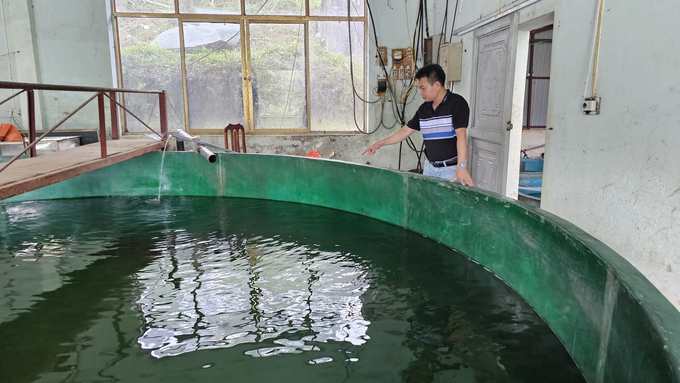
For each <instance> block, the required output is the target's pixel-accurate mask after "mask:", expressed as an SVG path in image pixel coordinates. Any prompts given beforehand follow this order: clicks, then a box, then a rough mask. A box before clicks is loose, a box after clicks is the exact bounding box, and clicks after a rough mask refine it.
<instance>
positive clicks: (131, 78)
mask: <svg viewBox="0 0 680 383" xmlns="http://www.w3.org/2000/svg"><path fill="white" fill-rule="evenodd" d="M118 34H119V36H120V56H121V65H122V69H123V87H124V88H126V89H145V90H165V91H167V99H168V105H167V110H168V124H169V128H170V129H171V130H177V129H178V128H184V92H183V90H182V73H181V61H180V53H179V28H178V27H177V20H176V19H156V18H122V17H121V18H118ZM125 106H126V107H127V108H128V109H130V110H131V111H132V113H134V114H135V115H136V116H137V117H139V118H140V119H142V120H143V121H144V122H145V123H148V124H149V125H150V126H151V127H152V128H153V129H160V120H159V118H158V116H159V107H158V96H156V95H142V94H132V93H129V94H126V95H125ZM126 121H127V130H128V131H130V132H148V130H147V129H146V128H145V127H144V126H143V125H142V124H141V123H139V121H137V120H136V119H135V118H134V117H132V116H130V115H129V114H128V115H127V118H126ZM157 131H158V130H157Z"/></svg>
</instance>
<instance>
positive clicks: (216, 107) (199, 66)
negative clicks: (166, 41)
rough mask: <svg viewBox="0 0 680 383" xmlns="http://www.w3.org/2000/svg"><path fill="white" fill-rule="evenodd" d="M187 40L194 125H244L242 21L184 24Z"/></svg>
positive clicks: (185, 38)
mask: <svg viewBox="0 0 680 383" xmlns="http://www.w3.org/2000/svg"><path fill="white" fill-rule="evenodd" d="M213 40H214V41H213ZM184 41H185V51H184V53H185V57H186V68H187V93H188V98H189V125H190V126H191V128H192V129H224V127H225V126H227V125H229V124H235V123H240V124H245V121H244V117H243V80H242V78H243V76H242V75H241V40H240V26H239V24H231V23H226V24H225V23H184Z"/></svg>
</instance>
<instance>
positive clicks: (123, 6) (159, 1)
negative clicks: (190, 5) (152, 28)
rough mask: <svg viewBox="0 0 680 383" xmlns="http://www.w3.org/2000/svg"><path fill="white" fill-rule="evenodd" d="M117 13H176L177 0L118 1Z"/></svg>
mask: <svg viewBox="0 0 680 383" xmlns="http://www.w3.org/2000/svg"><path fill="white" fill-rule="evenodd" d="M116 12H148V13H166V12H168V13H175V0H153V1H151V0H116Z"/></svg>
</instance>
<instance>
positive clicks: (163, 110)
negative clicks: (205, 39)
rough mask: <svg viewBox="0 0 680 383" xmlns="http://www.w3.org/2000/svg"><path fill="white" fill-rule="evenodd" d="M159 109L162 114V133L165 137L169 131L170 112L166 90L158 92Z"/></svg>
mask: <svg viewBox="0 0 680 383" xmlns="http://www.w3.org/2000/svg"><path fill="white" fill-rule="evenodd" d="M158 108H159V109H158V111H159V112H160V115H161V135H162V136H163V137H161V138H165V136H166V135H167V133H168V113H167V109H166V102H165V91H162V92H161V93H159V94H158Z"/></svg>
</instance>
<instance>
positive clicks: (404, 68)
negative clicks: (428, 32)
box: [390, 48, 413, 81]
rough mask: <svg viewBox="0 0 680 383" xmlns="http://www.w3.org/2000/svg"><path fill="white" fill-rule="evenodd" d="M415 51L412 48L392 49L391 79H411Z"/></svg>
mask: <svg viewBox="0 0 680 383" xmlns="http://www.w3.org/2000/svg"><path fill="white" fill-rule="evenodd" d="M412 54H413V52H412V51H411V48H394V49H392V69H391V71H390V72H391V74H390V81H396V80H410V79H411V78H412V77H413V73H412V70H413V66H412V65H413V64H412V63H413V57H412Z"/></svg>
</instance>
